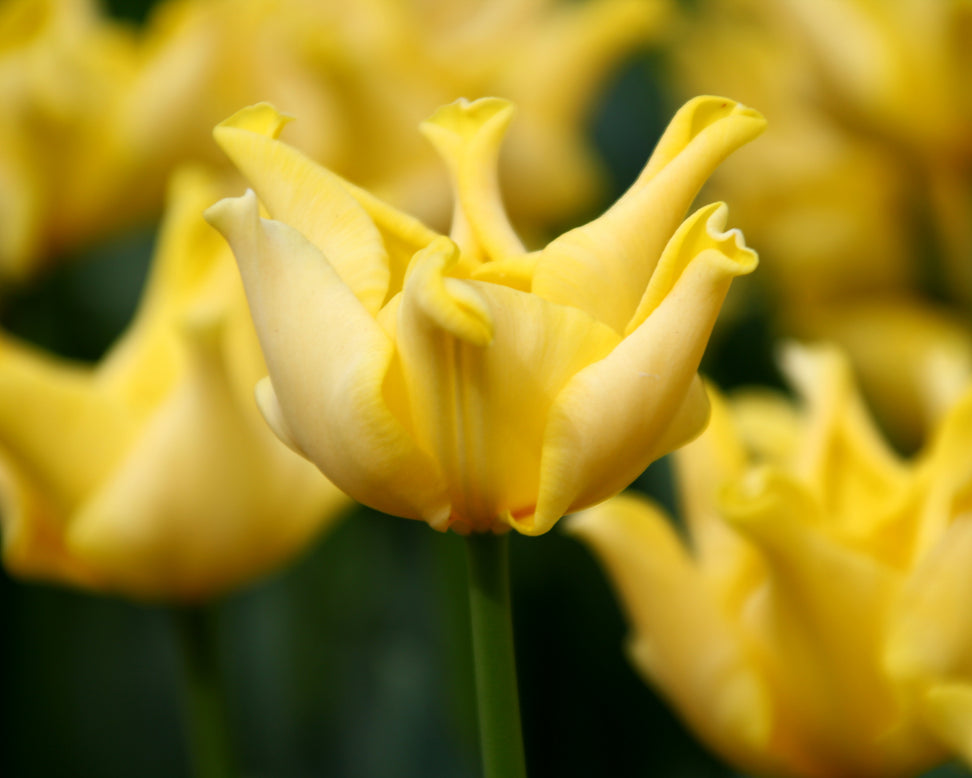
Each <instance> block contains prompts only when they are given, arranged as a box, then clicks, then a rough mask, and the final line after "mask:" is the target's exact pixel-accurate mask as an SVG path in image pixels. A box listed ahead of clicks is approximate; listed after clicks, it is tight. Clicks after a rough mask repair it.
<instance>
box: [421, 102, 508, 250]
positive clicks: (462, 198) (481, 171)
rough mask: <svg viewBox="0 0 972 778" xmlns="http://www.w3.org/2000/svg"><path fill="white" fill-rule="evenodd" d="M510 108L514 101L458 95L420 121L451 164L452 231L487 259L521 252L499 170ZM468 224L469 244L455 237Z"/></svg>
mask: <svg viewBox="0 0 972 778" xmlns="http://www.w3.org/2000/svg"><path fill="white" fill-rule="evenodd" d="M514 110H515V109H514V107H513V104H512V103H510V102H508V101H506V100H500V99H499V98H495V97H487V98H482V99H480V100H476V101H474V102H471V103H470V102H469V101H467V100H465V99H460V100H457V101H456V102H454V103H450V104H449V105H445V106H443V107H442V108H440V109H439V110H438V111H436V112H435V113H434V114H433V115H432V116H431V117H430V118H429V119H428V120H426V121H425V122H423V123H422V125H421V127H420V129H421V130H422V133H423V134H424V135H425V137H427V138H428V139H429V140H430V141H431V142H432V144H433V145H434V146H435V148H436V150H437V151H438V152H439V154H440V156H441V157H442V158H443V160H445V163H446V165H447V166H448V168H449V173H450V176H451V178H452V188H453V192H454V194H455V199H456V211H455V214H454V216H453V230H454V232H453V237H454V238H456V239H457V242H459V245H460V247H461V248H462V249H463V251H464V252H469V253H471V254H473V255H482V258H483V259H487V260H488V259H506V258H508V257H517V256H519V255H521V254H524V253H525V249H524V248H523V244H522V243H520V239H519V238H518V237H517V236H516V233H515V232H514V231H513V228H512V227H511V226H510V222H509V219H508V218H507V216H506V211H505V210H504V208H503V199H502V197H501V195H500V188H499V179H498V176H497V165H498V159H499V150H500V144H501V142H502V140H503V135H504V134H505V133H506V128H507V127H508V126H509V123H510V121H511V120H512V118H513V113H514ZM457 229H458V232H456V230H457ZM467 229H468V232H469V233H470V237H471V239H472V241H471V243H470V244H465V243H464V242H463V241H462V240H460V239H459V236H460V235H462V233H464V232H466V231H467Z"/></svg>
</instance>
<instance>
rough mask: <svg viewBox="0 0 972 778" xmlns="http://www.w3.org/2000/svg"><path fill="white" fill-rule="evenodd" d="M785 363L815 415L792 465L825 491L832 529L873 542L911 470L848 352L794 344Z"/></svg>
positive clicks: (840, 535) (834, 532) (898, 499)
mask: <svg viewBox="0 0 972 778" xmlns="http://www.w3.org/2000/svg"><path fill="white" fill-rule="evenodd" d="M782 361H783V368H784V370H785V372H786V374H787V376H788V377H789V379H790V381H791V382H792V383H793V384H794V386H795V387H796V389H797V391H798V392H799V393H800V394H801V396H802V397H803V398H804V401H805V402H806V404H807V406H808V407H807V413H808V415H809V418H810V422H809V423H808V425H807V428H806V433H805V434H806V436H807V440H806V441H805V442H804V444H803V445H802V446H801V451H800V460H799V461H796V462H794V463H793V466H794V468H795V469H796V471H797V472H799V473H801V475H803V477H805V478H806V479H807V482H808V483H812V484H814V485H815V488H816V489H817V490H818V493H819V494H820V497H821V500H822V502H823V505H824V508H825V510H824V512H823V513H822V514H821V517H822V518H824V519H825V520H826V526H825V530H826V531H827V532H829V533H831V535H832V536H833V537H834V538H836V539H839V540H841V541H845V542H850V543H855V542H856V543H862V542H863V543H868V542H870V541H871V540H873V539H875V538H876V537H877V536H878V535H879V534H880V533H881V531H882V530H884V529H885V526H884V525H885V524H886V523H888V522H890V521H892V520H893V519H894V518H895V517H896V516H897V512H896V508H897V506H898V505H899V504H900V502H901V501H902V500H904V499H907V490H908V488H909V479H908V478H907V476H906V472H907V470H906V468H905V466H904V464H903V463H902V462H900V461H899V460H898V458H897V457H896V456H895V454H894V453H893V452H892V451H891V449H890V448H889V446H888V445H887V443H886V442H885V441H884V440H883V439H882V437H881V436H880V434H879V433H878V431H877V429H876V427H875V425H874V423H873V422H872V421H871V419H870V417H869V415H868V413H867V410H866V408H865V406H864V403H863V401H862V400H861V397H860V395H859V393H858V392H857V389H856V387H855V385H854V380H853V376H852V373H851V369H850V365H849V363H848V362H847V360H846V358H845V357H844V356H843V355H842V354H840V353H839V352H837V351H835V350H833V349H831V348H829V347H816V348H807V347H798V346H796V345H795V344H792V345H790V346H789V347H788V348H787V349H786V350H785V351H784V353H783V359H782ZM888 531H889V530H888ZM885 534H886V533H885ZM899 545H900V542H899ZM899 556H900V554H899Z"/></svg>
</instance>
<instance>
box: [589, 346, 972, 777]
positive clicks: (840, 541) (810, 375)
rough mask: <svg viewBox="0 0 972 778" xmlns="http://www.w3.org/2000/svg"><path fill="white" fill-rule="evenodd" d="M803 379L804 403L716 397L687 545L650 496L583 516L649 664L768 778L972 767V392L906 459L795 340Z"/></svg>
mask: <svg viewBox="0 0 972 778" xmlns="http://www.w3.org/2000/svg"><path fill="white" fill-rule="evenodd" d="M785 368H786V371H787V374H788V375H789V376H790V378H791V380H792V381H793V383H794V384H795V386H796V388H797V390H798V392H799V395H800V402H793V401H791V400H789V399H786V398H784V397H783V396H782V395H775V394H770V393H769V392H768V391H763V392H749V393H744V394H741V395H739V396H737V397H734V398H732V399H731V400H729V401H726V400H723V399H720V398H719V397H718V396H717V395H716V396H714V398H713V412H712V420H711V423H710V425H709V428H708V429H707V430H706V432H705V433H704V435H703V436H702V437H700V438H699V439H698V440H696V441H695V442H693V443H691V444H689V445H688V446H686V447H685V448H684V449H682V450H681V451H680V452H678V453H677V454H676V456H675V459H676V466H677V468H678V482H679V486H680V491H681V495H682V507H683V513H684V519H685V522H686V529H687V535H688V537H687V538H686V539H685V540H683V539H681V538H680V537H679V535H678V533H677V531H676V530H675V528H674V527H673V526H672V525H671V523H670V522H669V521H668V519H667V517H665V516H664V514H663V513H662V511H661V510H660V509H659V508H657V507H655V506H654V505H653V504H652V503H650V502H648V501H647V500H645V499H643V498H639V497H635V496H628V495H623V496H620V497H617V498H615V499H614V500H611V501H608V502H606V503H604V504H602V505H600V506H598V507H596V508H593V509H591V510H589V511H588V512H586V513H583V514H580V515H578V516H577V517H575V518H574V519H573V520H572V522H573V523H572V524H571V528H572V529H573V530H574V531H575V532H576V533H577V534H578V535H579V536H580V537H581V538H583V539H584V540H585V541H586V542H587V543H589V544H590V545H591V546H592V547H593V549H594V550H595V551H596V552H597V554H598V555H599V556H600V558H601V559H602V561H603V562H604V564H605V566H606V567H607V570H608V572H609V573H610V575H611V577H612V579H613V581H614V583H615V586H616V588H617V590H618V592H619V594H620V596H621V599H622V601H623V604H624V607H625V610H626V612H627V614H628V617H629V620H630V622H631V627H632V635H631V640H630V643H629V645H628V648H629V655H630V657H631V660H632V661H633V662H634V664H635V665H636V666H637V667H638V669H639V670H640V671H641V672H642V673H643V674H644V676H645V677H646V678H647V679H648V680H649V681H650V682H651V683H653V684H655V685H656V686H657V687H658V688H659V690H660V691H661V692H662V693H663V694H664V695H665V696H666V697H667V698H668V699H669V700H671V702H672V703H673V704H674V705H675V707H676V708H677V709H678V710H679V712H680V713H681V715H682V716H683V717H684V718H685V720H686V721H687V722H688V723H689V724H690V725H691V726H692V727H693V728H694V729H695V731H696V732H698V733H699V735H700V736H701V737H702V738H703V739H704V740H705V741H706V742H707V743H708V744H709V745H710V746H711V747H712V748H714V749H715V750H716V751H718V752H719V753H720V754H722V755H723V756H724V757H725V758H727V759H728V760H730V761H731V762H732V763H733V764H736V765H738V766H740V767H741V768H742V769H744V770H748V771H752V772H754V773H757V774H765V775H777V776H800V777H802V778H811V777H820V778H824V777H825V776H834V775H855V776H875V778H878V777H880V778H892V777H893V776H908V775H915V774H918V773H920V772H922V771H924V770H926V769H928V768H929V767H931V766H933V765H935V764H936V763H938V762H941V761H942V760H943V759H945V758H946V755H947V754H949V753H952V754H958V755H961V756H963V757H964V758H965V759H967V760H970V761H972V620H970V619H969V615H968V603H969V593H970V591H972V564H970V560H972V502H970V497H972V391H967V393H966V394H965V396H964V397H963V399H962V400H961V402H959V403H958V404H957V405H956V406H955V407H954V408H953V409H952V410H951V412H950V413H949V414H948V415H947V416H946V417H945V419H944V421H943V422H942V424H941V425H940V427H939V428H938V430H937V435H936V436H935V438H934V440H933V441H932V442H931V443H930V445H929V446H928V448H927V449H926V450H925V451H924V452H923V453H922V454H921V455H920V456H918V457H917V458H916V459H915V460H914V461H912V462H906V461H902V460H901V459H899V457H898V456H897V455H896V454H894V453H893V452H892V451H891V449H890V448H889V447H888V446H887V445H886V444H885V443H884V442H883V440H882V439H881V437H880V435H879V434H878V432H877V430H876V429H875V428H874V426H873V424H872V422H871V421H870V420H869V418H868V417H867V414H866V411H865V410H864V406H863V403H862V402H861V399H860V397H859V395H858V394H857V392H856V390H855V388H854V385H853V382H852V379H851V376H850V370H849V367H848V365H847V363H846V361H845V360H844V359H842V358H841V357H840V356H839V354H838V353H836V352H834V351H832V350H830V349H825V348H817V349H801V348H796V347H792V348H791V349H790V350H788V351H787V352H786V354H785Z"/></svg>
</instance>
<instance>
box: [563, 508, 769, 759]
mask: <svg viewBox="0 0 972 778" xmlns="http://www.w3.org/2000/svg"><path fill="white" fill-rule="evenodd" d="M567 528H568V530H569V531H570V532H571V533H572V534H575V535H577V536H579V537H580V538H581V540H583V541H584V542H585V543H587V544H588V545H589V546H590V547H591V548H592V549H593V550H594V551H595V552H596V554H597V556H598V557H599V559H600V561H601V563H602V564H603V565H604V567H605V569H606V571H607V573H608V574H609V576H610V578H611V580H612V582H613V584H614V587H615V590H616V591H617V592H618V595H619V597H620V600H621V604H622V606H623V607H624V610H625V612H626V613H627V615H628V621H629V623H630V625H631V630H632V636H631V638H630V643H629V646H630V655H631V659H632V661H633V662H634V663H635V665H636V666H637V667H638V669H639V670H640V671H641V673H642V674H643V675H644V676H645V678H646V680H648V681H649V682H650V683H652V684H654V685H656V686H658V687H659V688H660V689H661V691H662V693H663V694H664V695H665V696H666V697H667V698H668V699H669V700H670V701H671V702H672V703H673V704H674V706H675V707H676V709H677V710H678V711H679V712H680V713H681V715H682V716H683V717H684V718H685V719H686V720H687V721H688V723H689V724H690V725H691V726H692V728H693V729H694V730H695V731H696V733H698V734H699V735H700V736H701V737H702V739H703V740H704V741H705V742H706V743H707V744H708V745H709V746H711V747H712V748H714V749H715V750H717V751H718V752H719V753H720V754H722V755H723V756H724V757H726V758H728V759H729V760H730V762H731V763H732V764H734V765H736V766H746V767H747V768H748V769H751V770H754V771H756V772H759V773H772V772H774V771H773V770H771V769H770V768H771V766H772V765H773V763H772V760H771V757H770V755H769V750H770V740H771V736H772V733H773V726H774V710H773V703H772V699H771V697H770V692H769V689H768V688H767V687H766V682H765V679H764V678H763V677H762V676H761V674H760V672H759V670H758V668H757V667H756V666H755V665H754V664H753V663H752V661H751V660H750V658H749V657H748V656H747V653H746V649H745V647H744V645H743V643H742V641H741V640H740V635H739V634H738V632H737V630H736V628H735V627H734V626H733V625H732V623H731V622H730V621H729V620H727V618H726V614H725V612H724V611H723V610H722V609H721V608H720V606H719V604H718V601H717V599H716V596H715V593H714V592H713V591H711V590H709V588H708V586H707V582H706V580H705V579H704V578H703V577H702V575H701V574H700V572H699V570H698V569H696V567H695V565H694V563H693V562H692V560H691V558H690V557H689V555H688V554H687V553H686V550H685V548H684V546H683V544H682V542H681V541H680V540H679V539H678V537H677V535H676V533H675V532H674V530H673V528H672V526H671V524H670V523H669V521H668V519H667V517H665V516H664V515H663V514H662V513H661V512H660V511H659V510H658V508H656V507H655V506H654V505H653V504H652V503H650V502H648V501H647V500H645V499H644V498H641V497H637V496H635V495H620V496H618V497H614V498H612V499H610V500H608V501H606V502H604V503H602V504H601V505H598V506H596V507H594V508H590V509H588V510H586V511H583V512H582V513H579V514H576V515H575V516H572V517H571V518H570V519H568V520H567Z"/></svg>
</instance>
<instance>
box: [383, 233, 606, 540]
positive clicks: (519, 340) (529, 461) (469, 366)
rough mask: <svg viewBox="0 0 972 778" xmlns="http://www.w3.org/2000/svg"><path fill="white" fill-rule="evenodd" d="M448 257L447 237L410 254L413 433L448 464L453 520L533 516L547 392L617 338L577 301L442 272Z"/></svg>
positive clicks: (486, 521)
mask: <svg viewBox="0 0 972 778" xmlns="http://www.w3.org/2000/svg"><path fill="white" fill-rule="evenodd" d="M456 261H457V249H456V247H455V246H454V245H453V244H452V243H451V242H450V241H448V240H446V239H442V240H441V242H437V243H433V244H432V245H431V246H430V247H429V248H428V249H426V250H424V251H423V252H421V253H419V254H418V255H416V259H415V262H414V263H413V269H412V271H411V273H410V274H409V277H408V279H407V280H406V285H405V293H404V296H403V298H402V302H401V306H400V308H399V316H398V323H397V338H398V344H399V353H400V356H401V365H402V370H403V376H404V382H405V385H406V386H407V390H408V395H409V399H410V403H409V404H410V407H411V409H412V413H413V415H414V426H415V429H416V435H417V436H419V442H420V444H421V445H422V447H423V448H424V449H426V450H429V451H433V452H435V456H436V459H437V460H438V462H439V463H440V465H441V466H442V468H443V470H444V472H445V474H446V479H447V481H448V482H449V485H450V490H451V500H452V505H453V521H454V522H455V524H456V528H457V529H463V528H465V529H470V528H472V529H476V530H485V529H489V528H491V527H495V526H496V525H497V524H499V523H501V517H502V516H504V515H505V514H506V513H507V512H509V513H512V514H513V515H514V516H523V515H528V514H532V512H533V508H534V505H535V501H536V494H537V480H538V472H539V452H540V450H541V444H542V440H543V434H544V433H543V431H544V425H545V421H546V418H547V413H548V411H549V409H550V405H551V402H552V401H553V398H554V397H555V396H556V395H557V393H558V392H559V391H560V389H561V387H562V386H563V385H564V384H565V383H566V382H567V381H568V380H569V379H570V377H571V376H573V375H574V374H575V373H576V372H577V371H578V370H580V369H581V368H583V367H584V366H585V365H587V364H589V363H590V362H592V361H594V360H597V359H600V358H601V357H603V356H604V355H605V354H607V353H608V352H609V351H610V350H611V348H613V347H614V346H615V345H616V344H617V342H618V336H617V335H616V334H615V333H614V332H613V331H611V330H610V329H609V328H607V327H604V326H603V325H601V324H599V323H598V322H596V321H594V320H593V319H591V318H590V317H589V316H587V315H586V314H584V313H583V312H581V311H578V310H577V309H574V308H566V307H563V306H558V305H553V304H551V303H548V302H546V301H545V300H541V299H540V298H537V297H536V296H533V295H529V294H525V293H522V292H518V291H516V290H514V289H510V288H508V287H504V286H498V285H495V284H489V283H482V282H475V281H462V280H458V279H455V278H449V277H447V276H446V275H444V274H445V273H446V272H447V271H448V269H449V268H450V267H451V266H452V264H453V263H455V262H456ZM558 518H559V517H558ZM551 524H552V522H551ZM548 528H549V525H548Z"/></svg>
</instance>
